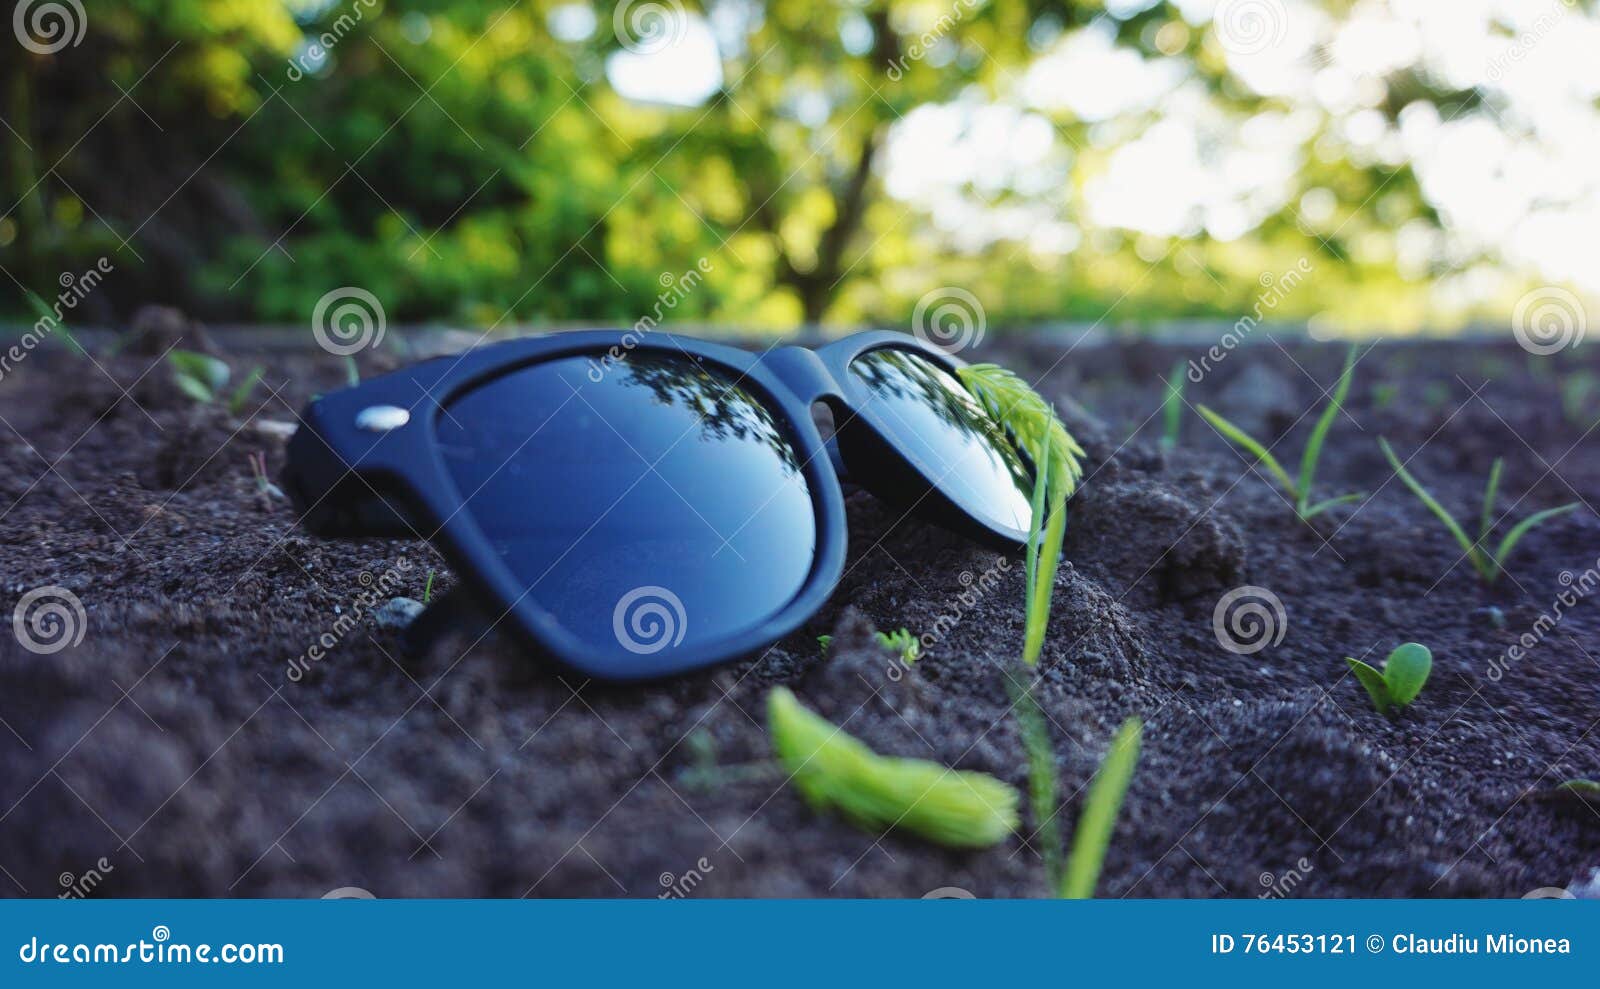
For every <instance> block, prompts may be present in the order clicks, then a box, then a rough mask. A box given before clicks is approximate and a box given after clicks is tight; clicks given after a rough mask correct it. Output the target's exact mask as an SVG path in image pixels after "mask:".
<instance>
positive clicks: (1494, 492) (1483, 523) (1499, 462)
mask: <svg viewBox="0 0 1600 989" xmlns="http://www.w3.org/2000/svg"><path fill="white" fill-rule="evenodd" d="M1505 465H1506V462H1505V458H1504V457H1495V458H1494V466H1493V467H1490V468H1489V483H1488V484H1487V485H1485V486H1484V489H1483V518H1482V519H1480V520H1479V522H1478V542H1480V543H1483V544H1484V545H1486V546H1487V545H1488V543H1489V530H1490V529H1493V528H1494V504H1495V499H1496V497H1497V496H1498V495H1499V493H1500V469H1501V468H1503V467H1504V466H1505Z"/></svg>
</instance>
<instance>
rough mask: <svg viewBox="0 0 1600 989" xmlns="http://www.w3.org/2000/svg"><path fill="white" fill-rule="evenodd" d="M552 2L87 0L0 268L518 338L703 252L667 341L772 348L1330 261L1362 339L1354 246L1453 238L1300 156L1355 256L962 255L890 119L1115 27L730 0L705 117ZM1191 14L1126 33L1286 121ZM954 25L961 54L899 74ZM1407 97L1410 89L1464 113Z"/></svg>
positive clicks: (1020, 4)
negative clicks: (521, 329)
mask: <svg viewBox="0 0 1600 989" xmlns="http://www.w3.org/2000/svg"><path fill="white" fill-rule="evenodd" d="M663 5H664V6H667V7H676V4H675V3H672V2H670V0H663ZM556 6H557V5H555V4H552V3H548V2H545V0H453V2H450V3H439V2H431V3H430V2H424V0H292V2H287V3H285V2H282V0H112V2H103V3H95V4H93V5H89V9H88V25H87V30H86V31H85V32H84V36H83V38H82V40H81V42H80V43H79V44H77V45H75V46H71V47H66V48H64V49H62V50H60V51H58V52H55V53H51V54H34V53H30V52H27V51H23V50H21V49H20V48H19V49H14V50H8V57H7V59H6V60H5V63H4V65H3V67H0V81H3V84H4V86H5V96H4V98H3V101H0V115H3V116H4V118H5V120H6V122H7V126H8V127H9V128H10V130H11V132H12V133H11V134H9V135H6V138H7V149H8V152H7V156H6V165H5V169H4V174H3V176H0V191H3V198H4V203H0V206H4V207H7V211H6V213H5V214H4V215H3V218H0V266H4V268H5V269H6V270H7V271H8V272H10V273H11V274H12V275H13V278H14V280H15V281H17V282H19V283H21V284H23V285H26V286H28V287H35V286H38V287H41V289H42V287H46V286H50V285H52V284H53V283H54V282H55V281H56V279H57V278H58V277H59V276H60V274H61V273H62V272H70V271H75V270H79V269H81V268H82V267H83V266H84V265H85V264H86V263H90V262H92V260H93V259H94V258H95V257H98V256H100V255H102V254H107V255H110V256H112V257H113V258H114V259H115V261H116V264H117V273H116V276H115V277H114V278H112V279H108V281H107V284H106V287H105V289H104V290H103V291H101V292H99V293H97V294H96V295H95V297H93V298H91V299H89V300H86V301H85V303H84V306H83V310H84V312H86V313H87V314H88V315H89V317H90V318H99V319H101V320H105V321H109V320H112V319H117V318H122V317H125V316H126V315H127V313H128V312H129V311H130V310H131V309H132V308H133V307H135V306H136V305H138V304H140V303H144V302H164V303H170V304H175V305H178V306H181V307H183V308H185V309H187V310H189V311H191V312H195V313H197V314H199V315H202V316H205V317H208V318H211V319H213V320H241V321H266V322H284V323H303V322H304V321H305V320H306V319H307V318H308V315H309V314H310V313H311V311H312V309H313V307H314V306H315V304H316V301H317V300H318V299H319V298H320V297H321V296H322V295H323V294H324V293H326V292H328V291H329V290H330V289H333V288H335V287H338V286H341V285H358V286H361V287H363V288H366V289H368V290H369V291H371V292H373V293H374V294H375V295H376V296H377V297H378V298H379V299H381V300H382V302H383V305H384V307H385V310H386V313H387V315H388V318H389V319H390V320H392V321H426V320H439V321H452V322H461V323H466V324H470V325H474V326H481V327H503V326H507V325H510V324H513V323H519V322H545V321H559V322H567V321H580V320H582V321H606V322H626V323H632V322H633V321H634V320H636V319H638V318H639V317H640V316H642V315H644V314H647V313H649V312H651V310H652V307H654V306H656V304H657V297H658V293H660V292H661V291H662V286H663V285H666V284H667V283H668V281H669V280H670V279H672V278H673V277H675V276H677V275H679V274H681V273H683V272H686V271H688V270H690V269H691V268H694V267H696V265H697V263H698V262H699V261H700V259H702V258H706V259H709V262H710V263H709V268H710V273H709V274H708V275H707V277H706V278H705V284H704V286H703V287H701V288H699V289H698V290H696V291H695V292H692V293H689V294H688V295H687V296H685V297H684V298H683V299H682V300H681V301H679V302H677V304H676V305H675V307H674V308H673V310H672V312H671V314H670V315H671V316H672V317H673V318H677V319H683V318H688V319H715V320H720V321H725V322H733V323H744V324H748V325H761V326H779V327H782V326H792V325H795V324H797V323H800V322H811V321H824V322H832V323H856V322H867V321H879V322H891V323H892V322H900V321H903V320H905V319H906V318H907V316H908V314H909V313H910V312H911V311H912V309H913V307H914V305H915V304H916V301H917V300H918V298H919V297H920V296H922V295H923V294H924V293H925V292H927V291H929V290H930V289H932V288H934V287H936V286H940V285H963V286H967V287H969V288H971V289H972V290H973V291H974V292H975V293H976V294H977V296H978V297H979V298H981V299H982V300H983V303H984V305H985V307H986V309H987V310H988V318H989V321H990V322H991V323H996V322H1005V321H1009V320H1029V319H1040V318H1055V317H1065V318H1082V319H1090V320H1098V319H1101V318H1102V317H1104V316H1106V314H1107V312H1108V309H1111V308H1112V307H1114V306H1116V305H1117V304H1118V303H1121V302H1123V301H1124V300H1126V303H1125V304H1124V305H1121V306H1120V307H1118V308H1116V309H1115V314H1114V315H1113V316H1112V317H1111V322H1113V323H1122V322H1126V321H1128V320H1132V319H1135V318H1137V319H1139V320H1152V319H1157V318H1164V317H1172V316H1182V315H1208V314H1211V315H1227V316H1228V317H1229V318H1230V319H1231V318H1233V317H1234V316H1236V315H1237V314H1238V313H1240V312H1245V311H1248V310H1249V308H1250V306H1251V304H1252V299H1253V298H1255V297H1256V295H1257V293H1258V292H1259V291H1260V286H1261V284H1262V283H1260V282H1258V280H1257V279H1258V277H1259V276H1260V275H1261V273H1262V272H1264V271H1282V270H1284V269H1286V268H1288V267H1289V266H1291V265H1292V264H1294V261H1295V259H1297V258H1300V257H1309V258H1310V259H1311V263H1312V264H1313V265H1314V266H1315V268H1316V270H1317V272H1318V276H1317V279H1316V288H1315V289H1314V291H1306V292H1302V293H1297V294H1296V295H1295V296H1294V298H1293V299H1292V300H1291V303H1292V304H1286V305H1285V307H1284V308H1283V309H1282V310H1280V311H1279V312H1277V313H1275V315H1276V316H1279V317H1294V316H1297V315H1305V314H1306V313H1308V312H1313V311H1317V307H1318V306H1320V305H1322V304H1323V303H1324V302H1325V301H1326V300H1329V299H1338V300H1340V301H1341V304H1342V305H1343V306H1344V307H1345V308H1346V310H1347V311H1353V312H1354V313H1355V314H1356V315H1358V316H1359V315H1362V314H1363V310H1364V309H1365V310H1367V311H1370V313H1371V314H1372V315H1373V316H1374V318H1381V319H1386V320H1391V321H1406V320H1407V319H1411V320H1413V321H1414V320H1415V319H1418V318H1421V315H1422V313H1421V310H1420V309H1419V308H1418V307H1419V306H1420V303H1419V302H1417V301H1416V299H1417V298H1418V296H1417V293H1416V292H1415V290H1414V286H1409V285H1408V284H1407V283H1406V282H1405V281H1404V280H1402V279H1400V278H1399V276H1398V275H1396V274H1395V271H1394V268H1393V265H1392V263H1391V262H1389V261H1388V260H1386V259H1384V258H1381V257H1380V258H1379V259H1378V260H1365V261H1364V260H1359V258H1361V257H1362V254H1361V252H1359V251H1357V250H1355V249H1353V248H1352V245H1353V244H1357V243H1359V242H1360V241H1361V239H1362V238H1363V237H1365V236H1368V235H1369V234H1372V233H1373V232H1374V231H1378V230H1387V229H1392V228H1393V227H1395V226H1396V225H1398V224H1400V223H1401V222H1404V221H1405V220H1407V219H1413V218H1421V219H1423V220H1426V221H1428V222H1434V220H1435V218H1432V217H1430V215H1429V211H1428V208H1427V206H1426V204H1425V203H1424V201H1423V199H1422V197H1421V196H1420V195H1419V193H1418V189H1417V184H1416V181H1415V179H1414V177H1413V176H1412V175H1411V173H1410V171H1409V169H1408V168H1407V167H1405V166H1400V167H1398V168H1393V167H1387V166H1383V165H1370V166H1362V165H1356V164H1352V163H1351V162H1349V161H1347V160H1337V161H1332V162H1330V161H1324V160H1321V159H1319V158H1317V157H1315V156H1308V158H1307V160H1308V161H1309V162H1311V164H1310V165H1308V166H1307V174H1306V175H1305V176H1304V182H1305V183H1306V184H1307V185H1313V184H1314V185H1318V186H1323V187H1327V188H1331V189H1334V190H1336V192H1337V201H1338V202H1339V203H1340V204H1341V206H1340V208H1339V213H1338V214H1337V215H1336V216H1335V217H1334V219H1333V222H1332V223H1330V224H1329V225H1328V226H1329V227H1330V229H1331V227H1332V226H1333V225H1334V224H1337V225H1338V226H1337V231H1336V232H1334V233H1331V234H1329V233H1327V231H1310V230H1307V229H1306V225H1305V224H1304V223H1301V222H1299V221H1298V218H1297V217H1295V216H1293V215H1290V214H1289V212H1287V211H1286V212H1285V213H1284V214H1283V215H1279V216H1275V217H1272V218H1270V219H1269V220H1268V221H1267V222H1266V223H1264V224H1263V225H1261V226H1260V227H1259V228H1258V229H1257V230H1255V231H1254V232H1252V233H1251V234H1250V235H1249V236H1246V237H1244V238H1240V239H1237V240H1232V241H1229V242H1225V243H1224V242H1213V241H1210V240H1207V239H1206V238H1205V236H1204V235H1201V236H1199V237H1197V238H1190V239H1189V240H1187V241H1186V242H1185V243H1184V244H1183V246H1182V248H1181V249H1180V250H1177V251H1170V250H1167V248H1169V247H1171V246H1172V244H1171V241H1170V240H1169V239H1166V238H1153V237H1151V236H1149V235H1139V234H1134V233H1123V232H1118V231H1115V230H1110V231H1106V230H1101V231H1095V232H1093V234H1092V235H1091V236H1090V237H1089V238H1087V239H1086V240H1085V242H1084V244H1083V245H1082V246H1081V247H1080V248H1079V249H1078V250H1075V251H1073V252H1072V253H1070V254H1067V255H1054V256H1041V255H1039V254H1037V253H1035V252H1032V251H1030V250H1028V249H1027V248H1026V247H1024V246H1020V245H1018V244H1017V243H1014V242H999V243H994V244H992V245H991V246H989V247H986V248H983V249H980V250H976V251H970V252H960V251H955V250H952V249H951V248H950V247H949V246H948V245H947V244H946V243H945V242H944V240H943V238H942V237H941V235H940V234H939V232H938V231H936V230H935V229H934V228H933V226H932V224H931V222H930V220H929V218H928V217H926V216H923V215H919V214H918V213H917V212H916V211H915V210H913V209H911V208H910V207H908V206H907V205H906V204H904V203H901V202H897V201H894V200H891V199H889V198H888V197H887V196H886V195H885V193H884V191H883V188H882V177H881V164H882V159H883V156H884V148H885V142H886V140H887V135H888V133H889V129H890V128H891V126H893V125H894V124H895V123H896V121H898V120H900V119H901V118H902V117H904V116H905V115H906V114H908V113H910V112H911V111H912V110H914V109H915V108H916V107H918V106H921V105H925V104H930V103H939V102H944V101H951V100H955V99H958V98H965V97H967V96H970V95H971V94H974V93H976V94H979V95H983V96H988V97H993V96H994V95H996V94H997V93H999V92H1000V91H1001V89H1002V88H1003V87H1004V86H1006V85H1008V84H1009V83H1010V82H1012V81H1014V79H1015V77H1016V75H1017V73H1018V72H1019V71H1021V70H1022V69H1023V68H1024V67H1025V63H1026V62H1027V60H1028V59H1029V58H1030V57H1031V56H1032V54H1033V51H1034V49H1033V47H1031V46H1030V39H1037V38H1038V37H1040V36H1058V35H1059V34H1060V33H1061V32H1064V31H1068V30H1071V29H1073V28H1075V27H1078V26H1081V25H1083V24H1086V23H1088V22H1089V21H1090V20H1091V19H1094V18H1104V17H1105V16H1106V15H1105V12H1104V9H1103V7H1102V5H1101V4H1098V3H1080V2H1070V0H1054V2H1052V0H990V2H986V3H968V2H965V0H955V2H954V3H943V2H938V3H928V2H901V0H887V2H885V0H847V2H812V0H772V2H769V3H765V4H729V3H723V4H721V5H719V8H718V10H717V11H716V16H717V17H718V18H722V19H723V20H726V18H728V17H742V18H743V19H742V21H740V22H739V23H740V25H741V26H740V27H739V28H737V29H736V30H735V31H734V32H733V33H734V34H736V35H737V36H738V37H739V39H740V43H739V44H738V45H737V46H734V47H733V48H729V47H728V46H726V45H725V46H724V47H723V50H722V52H721V56H722V73H723V79H724V82H723V84H722V88H721V89H720V90H719V91H718V92H716V93H715V95H713V96H712V97H711V98H710V99H709V100H708V101H707V102H706V103H705V104H704V105H702V106H696V107H690V108H684V107H668V106H662V105H651V104H645V103H638V102H630V101H628V100H625V99H623V98H622V97H621V96H619V95H618V93H617V92H616V91H615V90H614V89H613V88H612V86H611V85H610V83H609V82H608V79H607V74H606V60H607V58H608V57H610V56H611V55H612V54H613V53H615V52H616V51H617V49H618V46H619V40H618V38H617V36H616V33H617V32H616V31H614V30H613V24H614V23H616V21H614V18H613V14H614V13H615V12H616V5H614V4H601V5H599V8H598V9H597V10H595V11H594V18H593V23H594V28H593V30H592V31H591V32H589V34H588V36H587V37H586V38H583V39H580V40H576V41H574V40H560V39H558V38H557V37H556V36H554V35H553V33H552V29H551V26H550V25H551V19H550V18H551V13H552V10H553V9H554V8H555V7H556ZM624 6H625V7H626V5H624ZM684 9H688V10H697V9H699V8H698V7H696V5H694V4H689V5H687V7H686V8H684ZM953 10H955V11H959V16H958V17H956V18H954V19H951V18H950V16H949V14H950V12H951V11H953ZM568 12H569V13H570V11H568ZM623 13H624V14H626V13H628V11H627V10H626V9H624V11H623ZM1178 19H1179V15H1178V14H1177V12H1176V10H1175V9H1174V8H1173V7H1172V5H1170V4H1167V3H1155V4H1153V5H1151V6H1150V7H1149V8H1148V9H1146V10H1144V11H1142V12H1139V13H1137V14H1133V15H1131V16H1128V17H1126V18H1125V19H1123V20H1121V21H1117V22H1115V23H1116V31H1117V39H1118V42H1119V44H1121V45H1124V46H1126V47H1128V48H1129V49H1131V50H1133V51H1135V52H1138V53H1139V54H1140V55H1141V56H1142V57H1145V58H1149V59H1163V58H1170V59H1174V60H1177V61H1179V62H1181V63H1183V65H1184V68H1185V71H1186V72H1188V73H1191V74H1192V75H1194V76H1197V77H1199V78H1202V79H1204V80H1205V81H1206V83H1207V85H1208V86H1209V87H1210V89H1211V90H1212V91H1213V93H1214V94H1215V96H1216V98H1217V100H1219V101H1220V102H1221V103H1222V104H1223V105H1225V106H1228V107H1230V108H1232V109H1234V110H1236V111H1238V112H1240V113H1248V112H1253V111H1255V110H1259V109H1261V108H1262V107H1263V106H1266V105H1268V102H1269V101H1265V100H1263V99H1261V98H1260V97H1256V96H1254V95H1252V94H1251V93H1250V92H1249V91H1248V90H1247V89H1246V88H1244V87H1242V86H1240V85H1239V84H1238V83H1237V82H1236V81H1235V80H1233V79H1231V78H1230V77H1229V75H1228V72H1227V69H1226V62H1225V61H1224V60H1223V59H1221V58H1220V57H1218V54H1217V52H1216V50H1215V46H1214V44H1210V43H1208V41H1207V38H1206V30H1204V29H1194V30H1188V29H1185V31H1184V32H1183V34H1182V35H1181V38H1180V42H1179V44H1178V45H1177V47H1176V49H1175V50H1174V46H1173V45H1172V44H1171V36H1170V35H1169V36H1168V38H1167V43H1165V44H1164V45H1163V46H1161V48H1158V46H1157V43H1156V38H1157V36H1158V34H1159V29H1160V28H1161V27H1162V26H1163V25H1166V24H1168V23H1170V22H1174V21H1176V20H1178ZM863 21H864V22H865V24H866V25H867V26H869V27H870V29H871V30H870V32H862V31H861V30H860V26H861V24H862V22H863ZM719 23H721V22H719ZM723 26H725V25H723ZM930 30H933V31H936V32H937V34H938V37H939V41H938V44H939V46H940V48H939V50H940V52H941V53H942V54H941V56H940V57H938V58H933V57H927V58H915V57H909V53H910V52H911V51H912V50H913V49H919V48H920V46H921V43H922V39H924V38H925V37H926V36H927V32H929V31H930ZM723 33H724V34H726V33H727V32H723ZM850 37H854V38H855V39H856V40H855V41H854V42H852V43H848V44H847V43H846V40H845V39H848V38H850ZM319 39H320V41H319ZM862 39H865V41H863V40H862ZM6 40H7V42H9V41H10V39H9V38H8V39H6ZM313 44H324V45H325V46H326V48H327V52H326V57H325V58H319V57H318V56H317V53H316V52H315V50H314V49H312V48H308V45H313ZM1405 84H1406V87H1409V88H1408V90H1407V92H1408V94H1409V96H1408V99H1409V98H1418V99H1440V100H1443V99H1446V98H1448V97H1449V96H1450V94H1440V93H1433V92H1430V91H1429V89H1428V85H1427V84H1426V82H1425V81H1423V80H1421V79H1408V80H1405ZM1389 112H1391V113H1393V112H1398V107H1394V108H1391V110H1390V111H1389ZM1132 123H1133V124H1134V125H1137V123H1138V122H1137V121H1134V122H1132ZM1051 124H1052V125H1053V126H1054V128H1055V129H1056V131H1057V132H1058V134H1059V135H1060V137H1061V138H1063V139H1064V140H1065V142H1066V144H1067V145H1069V146H1070V147H1072V148H1074V149H1076V153H1077V154H1078V155H1079V156H1081V157H1083V158H1085V159H1087V160H1095V159H1096V158H1097V156H1101V157H1103V156H1104V155H1105V154H1107V153H1108V152H1107V150H1106V149H1105V148H1104V147H1103V146H1102V143H1101V142H1099V135H1098V133H1097V132H1096V131H1095V126H1096V125H1094V124H1092V123H1090V122H1087V121H1083V120H1078V119H1075V118H1073V117H1072V116H1071V115H1070V114H1068V113H1065V112H1059V113H1054V114H1053V115H1052V119H1051ZM930 153H937V149H933V150H932V151H931V152H930ZM1076 191H1077V190H1072V189H1063V190H1062V193H1061V194H1062V196H1063V197H1064V198H1065V197H1068V196H1070V195H1072V194H1075V192H1076ZM1380 192H1381V198H1380V201H1379V202H1378V203H1374V204H1372V205H1368V203H1369V201H1370V200H1372V199H1373V197H1374V196H1377V195H1378V194H1379V193H1380ZM1000 198H1001V200H1002V203H1001V204H1002V205H1003V200H1004V198H1005V196H1004V194H1002V196H1001V197H1000ZM13 204H14V205H13ZM1363 207H1365V208H1363ZM1346 221H1348V222H1346ZM1157 258H1159V259H1160V260H1155V259H1157ZM1152 265H1153V266H1152ZM1356 287H1359V288H1360V291H1359V292H1356V291H1354V289H1355V288H1356ZM46 294H48V293H46ZM0 305H5V304H0ZM5 307H6V308H7V309H10V308H13V307H11V306H9V305H6V306H5ZM1407 307H1410V308H1409V309H1408V308H1407ZM14 308H15V309H16V311H17V312H18V314H21V312H22V306H21V303H20V302H18V303H17V304H16V306H15V307H14Z"/></svg>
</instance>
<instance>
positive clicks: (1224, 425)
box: [1195, 405, 1300, 499]
mask: <svg viewBox="0 0 1600 989" xmlns="http://www.w3.org/2000/svg"><path fill="white" fill-rule="evenodd" d="M1195 411H1196V412H1198V413H1200V415H1201V416H1203V417H1204V418H1205V420H1206V422H1209V423H1211V425H1212V427H1213V428H1214V429H1216V431H1217V432H1219V433H1221V434H1222V435H1223V436H1224V437H1226V438H1227V439H1229V440H1231V441H1233V442H1234V443H1236V444H1238V445H1239V446H1242V447H1244V448H1245V449H1246V450H1247V451H1249V452H1250V453H1251V454H1253V455H1254V456H1255V458H1256V459H1257V460H1259V461H1261V463H1262V464H1263V465H1264V466H1265V467H1266V468H1267V470H1269V471H1271V472H1272V476H1273V477H1276V478H1277V479H1278V483H1279V484H1282V485H1283V490H1285V491H1287V492H1289V497H1291V498H1295V499H1298V498H1299V497H1300V492H1299V491H1298V490H1296V488H1295V486H1294V481H1292V480H1290V478H1289V472H1288V471H1286V470H1284V469H1283V465H1282V464H1280V463H1278V458H1277V457H1274V456H1273V455H1272V454H1271V453H1270V452H1269V451H1268V450H1267V448H1266V447H1264V446H1262V445H1261V444H1260V443H1257V442H1256V441H1255V439H1254V438H1252V437H1251V436H1250V434H1248V433H1246V432H1245V431H1244V430H1242V429H1240V428H1239V427H1238V426H1235V425H1234V424H1233V423H1231V422H1229V421H1228V420H1226V419H1224V418H1223V417H1222V416H1220V415H1218V414H1217V413H1215V412H1213V411H1211V409H1209V408H1207V407H1206V406H1204V405H1197V406H1195Z"/></svg>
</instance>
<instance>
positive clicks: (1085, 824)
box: [1058, 718, 1144, 900]
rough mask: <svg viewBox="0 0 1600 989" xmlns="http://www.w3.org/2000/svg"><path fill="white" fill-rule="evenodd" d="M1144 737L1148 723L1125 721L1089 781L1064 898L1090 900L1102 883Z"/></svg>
mask: <svg viewBox="0 0 1600 989" xmlns="http://www.w3.org/2000/svg"><path fill="white" fill-rule="evenodd" d="M1143 738H1144V724H1143V722H1141V721H1140V720H1139V719H1138V718H1129V719H1128V720H1126V721H1124V722H1123V723H1122V727H1121V728H1118V729H1117V733H1116V734H1115V735H1113V736H1112V738H1111V749H1110V751H1108V752H1107V753H1106V757H1105V760H1104V761H1103V762H1101V763H1100V771H1099V772H1097V773H1095V774H1094V781H1093V782H1091V783H1090V784H1089V796H1088V797H1087V798H1085V799H1084V802H1083V813H1082V814H1080V815H1079V816H1078V829H1077V830H1076V831H1074V832H1073V834H1072V855H1071V856H1070V857H1069V858H1068V859H1067V871H1066V874H1065V875H1064V876H1063V877H1062V879H1061V884H1060V886H1059V887H1058V890H1059V893H1060V895H1061V897H1062V898H1063V899H1068V900H1087V899H1089V898H1091V897H1093V896H1094V891H1095V887H1097V886H1099V885H1100V870H1101V868H1102V867H1103V866H1104V865H1105V861H1106V849H1107V848H1109V847H1110V846H1111V831H1112V829H1113V828H1114V827H1116V823H1117V815H1118V814H1119V813H1120V812H1121V811H1122V801H1123V798H1124V797H1126V796H1127V795H1128V784H1129V782H1131V781H1132V780H1133V768H1134V766H1136V765H1138V762H1139V744H1140V741H1141V740H1142V739H1143Z"/></svg>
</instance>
